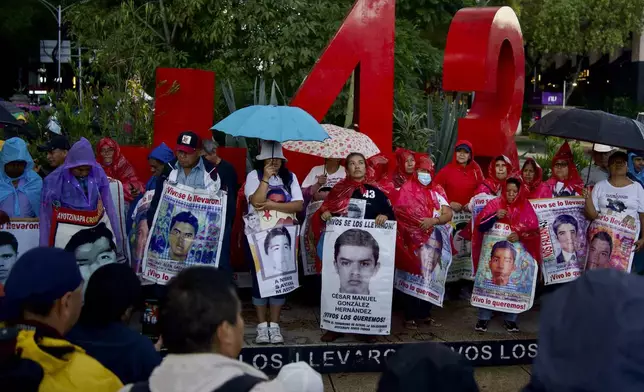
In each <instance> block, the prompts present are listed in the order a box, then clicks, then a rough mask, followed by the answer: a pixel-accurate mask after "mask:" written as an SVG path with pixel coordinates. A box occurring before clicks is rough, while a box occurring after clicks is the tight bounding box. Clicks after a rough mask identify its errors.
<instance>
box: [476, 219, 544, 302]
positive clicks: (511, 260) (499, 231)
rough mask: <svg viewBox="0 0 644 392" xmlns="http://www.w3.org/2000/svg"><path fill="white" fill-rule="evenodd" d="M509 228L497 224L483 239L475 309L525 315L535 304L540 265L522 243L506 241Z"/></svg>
mask: <svg viewBox="0 0 644 392" xmlns="http://www.w3.org/2000/svg"><path fill="white" fill-rule="evenodd" d="M511 232H512V230H511V228H510V225H507V224H505V223H495V224H494V226H493V227H492V228H491V229H490V230H489V231H488V232H487V233H485V235H484V236H483V245H482V247H481V257H480V259H479V264H478V269H477V273H476V278H475V279H474V289H473V290H472V302H471V303H472V306H475V307H478V308H485V309H490V310H497V311H501V312H506V313H522V312H525V311H527V310H529V309H530V308H531V307H532V304H533V302H534V292H535V288H536V286H537V262H536V261H535V260H534V258H533V257H532V256H531V255H530V253H528V252H527V251H526V249H525V248H524V247H523V245H522V244H521V242H519V241H517V242H514V243H512V242H510V241H508V240H507V238H508V236H509V235H510V233H511Z"/></svg>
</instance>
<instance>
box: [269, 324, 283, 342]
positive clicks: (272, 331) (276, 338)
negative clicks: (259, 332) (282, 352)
mask: <svg viewBox="0 0 644 392" xmlns="http://www.w3.org/2000/svg"><path fill="white" fill-rule="evenodd" d="M268 334H269V335H270V336H271V343H272V344H280V343H284V336H282V331H281V330H280V326H279V325H278V324H277V323H271V324H270V327H268Z"/></svg>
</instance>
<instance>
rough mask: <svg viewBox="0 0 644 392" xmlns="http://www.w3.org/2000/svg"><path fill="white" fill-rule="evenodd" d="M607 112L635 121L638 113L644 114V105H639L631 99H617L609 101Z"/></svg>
mask: <svg viewBox="0 0 644 392" xmlns="http://www.w3.org/2000/svg"><path fill="white" fill-rule="evenodd" d="M605 110H606V111H607V112H609V113H612V114H616V115H618V116H624V117H628V118H632V119H635V118H637V114H638V113H640V112H644V105H638V104H637V103H636V102H635V101H633V100H632V99H631V98H630V97H615V98H612V99H610V100H608V102H607V103H606V108H605Z"/></svg>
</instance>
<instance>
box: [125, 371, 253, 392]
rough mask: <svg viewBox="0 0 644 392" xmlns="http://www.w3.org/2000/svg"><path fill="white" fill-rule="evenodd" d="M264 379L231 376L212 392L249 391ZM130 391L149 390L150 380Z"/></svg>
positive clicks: (249, 376)
mask: <svg viewBox="0 0 644 392" xmlns="http://www.w3.org/2000/svg"><path fill="white" fill-rule="evenodd" d="M262 381H265V380H264V379H263V378H259V377H255V376H251V375H248V374H242V375H241V376H237V377H234V378H231V379H230V380H228V381H226V382H225V383H223V384H222V385H221V386H220V387H219V388H216V389H213V390H212V392H250V390H251V389H253V388H254V387H255V385H257V384H259V383H260V382H262ZM130 392H151V391H150V381H142V382H137V383H136V384H134V385H133V386H132V388H131V389H130Z"/></svg>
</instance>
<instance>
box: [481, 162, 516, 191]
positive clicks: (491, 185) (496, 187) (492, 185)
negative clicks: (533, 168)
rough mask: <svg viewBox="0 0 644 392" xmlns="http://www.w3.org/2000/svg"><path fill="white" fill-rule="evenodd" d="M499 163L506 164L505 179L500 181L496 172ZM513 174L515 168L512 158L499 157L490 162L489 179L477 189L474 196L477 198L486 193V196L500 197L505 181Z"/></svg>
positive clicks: (488, 168)
mask: <svg viewBox="0 0 644 392" xmlns="http://www.w3.org/2000/svg"><path fill="white" fill-rule="evenodd" d="M497 162H499V163H501V164H505V177H504V178H502V179H499V177H498V175H497V172H496V164H497ZM512 173H514V167H513V166H512V162H511V161H510V158H508V157H506V156H505V155H499V156H498V157H496V158H494V160H492V162H490V165H489V166H488V167H487V178H486V179H484V180H483V182H482V183H481V185H479V186H478V188H476V191H474V195H475V196H476V195H479V194H481V193H484V194H486V195H495V196H498V195H499V193H500V192H501V190H503V185H504V184H505V180H506V179H507V178H509V177H510V175H511V174H512Z"/></svg>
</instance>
